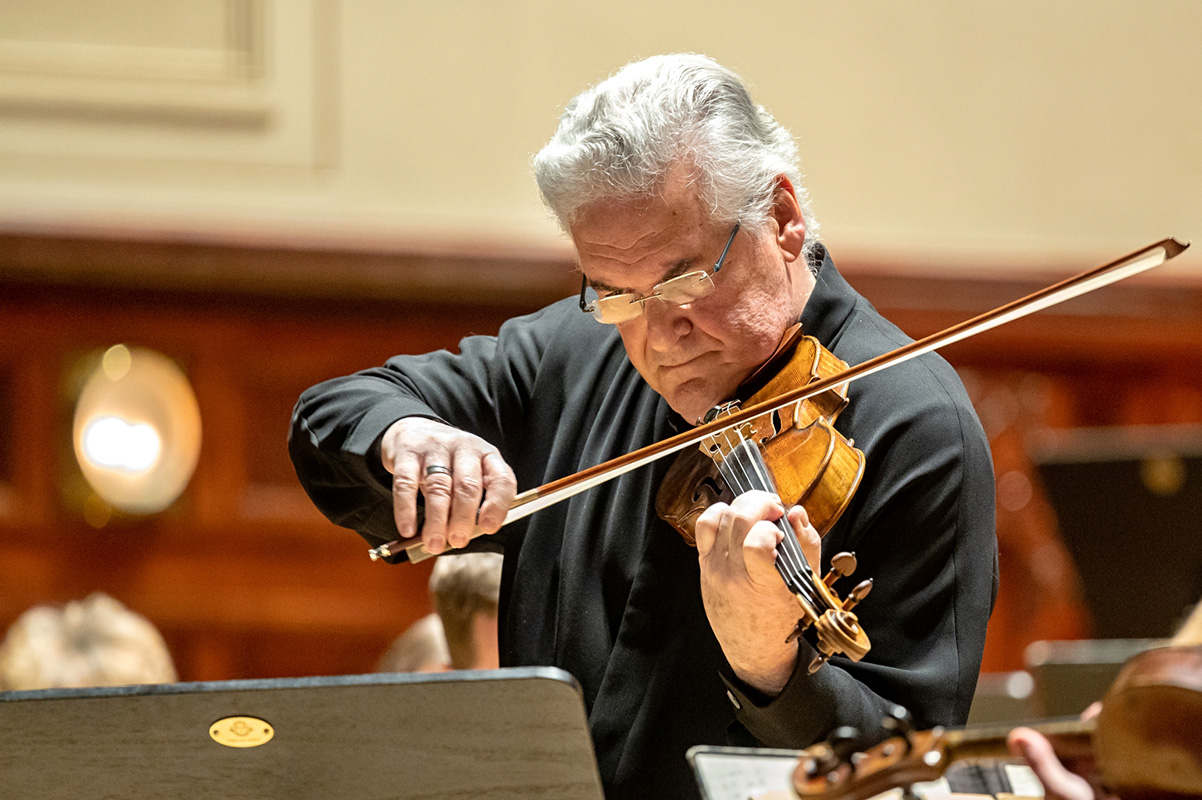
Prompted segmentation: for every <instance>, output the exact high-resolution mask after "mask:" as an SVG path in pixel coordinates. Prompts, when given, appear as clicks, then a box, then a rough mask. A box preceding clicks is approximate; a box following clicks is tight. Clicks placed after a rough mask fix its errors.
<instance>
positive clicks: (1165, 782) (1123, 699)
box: [793, 644, 1202, 800]
mask: <svg viewBox="0 0 1202 800" xmlns="http://www.w3.org/2000/svg"><path fill="white" fill-rule="evenodd" d="M900 716H901V715H900V714H899V715H897V716H895V717H893V718H891V720H897V719H898V718H899V717H900ZM890 727H900V728H902V731H901V735H899V736H895V737H893V738H891V739H888V740H887V741H885V742H882V743H881V744H879V745H877V746H876V747H873V748H871V749H869V750H867V751H865V752H863V753H856V754H854V755H851V756H850V757H849V756H848V755H847V754H846V753H840V752H839V750H840V748H839V746H838V745H839V743H838V742H835V743H833V744H831V743H823V744H819V745H815V746H814V747H812V748H809V749H807V750H804V751H802V753H801V757H800V759H799V761H798V765H797V769H796V770H795V771H794V773H793V788H794V790H795V791H796V792H797V796H798V797H799V798H800V800H864V799H865V798H869V797H874V796H876V795H878V794H880V793H882V792H886V791H888V790H890V789H893V788H896V787H909V786H911V785H913V784H915V783H925V782H927V781H933V780H937V779H938V778H939V777H940V776H941V775H942V774H943V773H944V771H945V770H946V769H947V768H948V767H949V766H950V765H951V764H953V763H955V762H957V761H963V760H968V759H981V758H1010V757H1011V756H1010V752H1009V751H1008V750H1007V748H1006V735H1007V734H1008V733H1009V729H1006V730H991V729H982V730H974V729H966V730H953V731H944V730H942V729H939V728H935V729H934V730H929V731H909V730H904V724H899V723H898V722H896V721H893V724H892V725H891V726H890ZM1031 727H1033V728H1034V729H1035V730H1036V731H1039V732H1040V733H1043V734H1044V735H1045V736H1047V737H1048V739H1049V740H1050V741H1051V742H1052V746H1053V749H1055V751H1056V753H1057V755H1058V756H1059V757H1060V759H1061V760H1062V761H1065V762H1067V763H1068V765H1069V766H1070V768H1072V769H1073V771H1074V772H1085V773H1086V775H1087V777H1088V778H1089V779H1090V782H1091V783H1092V784H1093V785H1095V786H1099V787H1101V788H1102V789H1104V790H1105V791H1107V792H1110V793H1111V794H1114V795H1116V796H1118V797H1119V798H1121V800H1146V799H1147V798H1177V797H1182V798H1184V797H1199V796H1202V645H1196V644H1195V645H1170V646H1167V647H1157V648H1153V649H1151V650H1146V651H1144V652H1143V653H1140V654H1138V655H1136V656H1134V657H1133V658H1132V659H1130V660H1129V661H1128V662H1127V663H1126V664H1125V665H1124V666H1123V668H1122V670H1121V671H1120V672H1119V675H1118V677H1117V678H1116V679H1115V682H1114V683H1113V684H1112V685H1111V687H1110V689H1109V690H1108V691H1107V693H1106V696H1105V697H1104V698H1103V699H1102V711H1101V713H1100V714H1099V715H1098V716H1097V718H1096V719H1093V720H1087V721H1085V722H1077V721H1068V722H1063V721H1062V722H1051V723H1047V724H1044V725H1034V726H1031ZM1091 763H1092V765H1093V768H1092V770H1085V769H1082V765H1085V764H1091ZM1090 772H1092V773H1093V774H1089V773H1090Z"/></svg>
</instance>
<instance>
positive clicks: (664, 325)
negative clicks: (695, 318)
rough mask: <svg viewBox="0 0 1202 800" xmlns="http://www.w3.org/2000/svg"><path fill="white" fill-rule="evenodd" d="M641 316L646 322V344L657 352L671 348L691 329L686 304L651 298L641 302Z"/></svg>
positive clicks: (691, 325) (691, 324)
mask: <svg viewBox="0 0 1202 800" xmlns="http://www.w3.org/2000/svg"><path fill="white" fill-rule="evenodd" d="M643 316H644V317H645V318H646V323H647V345H648V346H649V347H650V348H651V349H652V350H656V351H659V352H664V351H667V350H671V349H672V348H674V347H675V346H676V345H677V344H678V343H679V342H680V340H681V339H683V338H684V337H686V336H688V335H689V331H691V330H693V323H692V322H691V321H690V320H689V311H688V308H687V307H686V306H678V305H673V304H672V303H665V302H664V301H662V300H659V299H656V298H652V299H650V300H648V301H647V302H645V303H643Z"/></svg>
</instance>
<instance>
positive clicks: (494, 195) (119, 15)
mask: <svg viewBox="0 0 1202 800" xmlns="http://www.w3.org/2000/svg"><path fill="white" fill-rule="evenodd" d="M214 8H219V9H220V15H221V16H220V18H218V19H216V20H215V19H214V17H213V9H214ZM164 9H168V10H170V13H164V11H163V10H164ZM151 10H154V11H153V13H150V12H151ZM64 11H66V12H67V13H63V12H64ZM6 16H7V18H8V19H9V24H7V25H6V24H5V21H4V20H5V18H6ZM81 20H82V21H83V22H81ZM181 20H187V24H186V25H182V24H181V22H180V21H181ZM85 22H86V23H87V24H84V23H85ZM130 29H133V30H136V31H137V35H132V34H130V33H129V32H128V31H129V30H130ZM1199 33H1202V3H1199V2H1197V0H1144V1H1143V2H1139V3H1133V2H1117V0H1116V1H1115V2H1099V0H1071V1H1070V0H1063V1H1060V2H1056V1H1055V0H1052V1H1049V0H1012V1H1011V2H1009V3H1005V4H1001V3H984V2H964V1H963V0H956V1H954V2H953V1H952V0H927V1H926V2H907V3H898V2H894V1H893V0H871V1H868V0H866V1H865V2H830V1H829V0H823V1H821V2H819V1H818V0H807V1H806V2H796V0H794V1H793V2H789V1H788V0H774V1H773V2H760V3H744V4H735V3H730V2H711V1H710V0H693V2H687V3H686V2H679V1H678V0H658V1H657V2H654V3H649V2H645V0H642V1H640V2H634V1H633V0H623V1H621V2H609V3H600V2H593V3H587V4H586V3H570V2H563V1H562V0H560V2H551V1H550V0H506V2H499V3H489V2H484V0H407V1H402V0H342V1H341V2H335V0H275V2H268V1H267V0H263V1H262V2H258V1H256V0H230V2H227V3H224V4H216V3H212V2H210V1H209V0H173V2H171V3H165V2H163V0H154V1H153V2H152V1H151V0H120V1H119V2H108V3H104V4H99V3H92V2H85V0H71V1H70V2H68V1H67V0H58V1H57V2H55V3H47V2H45V0H0V226H3V227H4V228H6V229H9V230H30V229H35V230H85V231H97V230H100V231H110V232H114V233H116V234H121V233H135V234H147V233H150V234H161V235H170V236H187V237H196V238H202V239H233V240H244V241H267V242H277V243H278V242H302V243H309V244H330V245H337V246H346V245H351V246H361V247H366V248H375V247H387V248H393V249H401V250H410V249H412V250H455V249H466V250H482V251H490V250H491V251H495V250H502V251H506V252H518V253H520V252H523V251H526V250H530V251H545V250H548V249H550V250H558V251H564V250H565V247H566V245H565V244H564V241H563V239H562V238H560V237H559V235H558V233H557V231H556V230H555V227H554V225H553V224H552V223H551V221H550V220H549V218H548V217H547V215H546V214H545V212H544V211H543V210H542V208H541V207H540V205H539V203H538V200H537V196H536V193H535V190H534V188H533V183H532V181H531V179H530V176H529V169H528V160H529V158H530V156H531V155H532V154H533V153H534V152H535V151H536V150H537V149H538V148H539V147H540V145H541V144H542V143H543V142H544V141H545V140H546V139H547V138H548V137H549V136H550V134H551V132H552V131H553V129H554V125H555V120H556V116H557V114H558V111H559V109H560V108H561V107H562V105H563V104H564V103H565V102H566V101H567V100H568V99H569V98H570V97H571V96H572V95H573V94H574V93H576V92H577V91H579V90H580V89H582V88H584V87H585V86H586V85H588V84H589V83H592V82H593V81H595V80H597V79H598V78H600V77H602V76H604V75H605V74H607V73H608V72H610V71H611V70H613V69H614V68H616V67H618V66H620V65H621V64H623V63H625V62H626V61H628V60H631V59H633V58H636V57H641V56H645V55H650V54H653V53H657V52H663V51H674V50H694V51H700V52H706V53H709V54H711V55H713V56H714V57H716V58H717V59H718V60H720V61H722V62H724V63H726V64H728V65H729V66H731V67H733V68H735V69H736V70H738V71H739V72H740V73H742V74H743V75H744V77H745V78H746V79H747V80H748V81H749V82H750V83H751V84H752V86H753V91H754V93H755V94H756V96H757V98H758V99H759V100H760V101H761V102H763V103H764V104H765V105H767V106H768V107H769V108H771V109H772V110H773V111H774V113H776V115H777V116H778V117H779V118H780V119H781V121H782V122H784V123H785V124H786V125H787V126H789V127H790V128H791V129H792V130H793V132H794V133H795V134H796V135H797V137H798V139H799V142H800V145H801V150H802V157H803V169H804V170H805V172H806V174H807V176H808V182H809V184H810V188H811V191H812V194H813V197H814V201H815V207H816V210H817V212H818V214H819V216H820V218H821V220H822V222H823V234H824V237H825V238H826V239H827V241H828V242H830V243H831V245H832V247H833V248H835V252H836V255H840V254H846V255H845V256H844V257H845V258H849V257H857V258H870V259H873V260H874V261H882V262H887V263H894V264H898V265H899V268H907V265H909V266H913V267H916V268H931V269H952V270H967V271H974V270H980V269H982V267H981V266H980V265H982V264H986V265H988V268H995V267H1007V268H1012V267H1018V268H1023V267H1040V266H1048V265H1053V264H1055V265H1060V264H1062V263H1064V262H1063V261H1062V259H1065V258H1067V259H1068V260H1069V261H1070V262H1075V261H1080V262H1081V263H1080V266H1082V267H1084V266H1087V265H1088V264H1089V263H1090V260H1091V259H1096V258H1101V257H1104V256H1108V255H1110V254H1115V255H1117V254H1118V253H1121V252H1125V251H1126V250H1130V249H1134V248H1135V247H1137V246H1139V245H1142V244H1144V243H1146V242H1148V241H1151V240H1153V239H1156V238H1159V237H1161V236H1164V235H1168V234H1174V235H1177V236H1178V237H1180V238H1189V237H1191V236H1194V235H1199V234H1202V48H1200V47H1198V46H1197V39H1198V34H1199ZM1181 261H1182V266H1179V267H1177V268H1176V270H1175V271H1176V272H1177V273H1178V274H1180V273H1181V272H1182V270H1183V269H1188V268H1189V267H1191V266H1196V265H1200V264H1202V257H1199V256H1197V255H1190V256H1187V257H1185V258H1183V259H1182V260H1181Z"/></svg>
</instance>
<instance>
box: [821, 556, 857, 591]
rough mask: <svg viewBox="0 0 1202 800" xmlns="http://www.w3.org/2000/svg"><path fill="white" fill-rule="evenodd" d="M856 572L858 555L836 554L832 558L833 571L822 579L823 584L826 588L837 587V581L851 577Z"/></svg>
mask: <svg viewBox="0 0 1202 800" xmlns="http://www.w3.org/2000/svg"><path fill="white" fill-rule="evenodd" d="M855 571H856V554H855V553H848V552H846V551H844V552H842V553H836V554H835V555H833V556H832V557H831V571H830V572H828V573H826V575H825V576H823V578H822V582H823V583H825V584H826V588H828V589H829V588H830V587H832V586H834V585H835V581H837V580H839V579H840V578H842V577H843V576H844V575H850V574H852V573H853V572H855Z"/></svg>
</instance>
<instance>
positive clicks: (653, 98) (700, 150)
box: [534, 53, 818, 251]
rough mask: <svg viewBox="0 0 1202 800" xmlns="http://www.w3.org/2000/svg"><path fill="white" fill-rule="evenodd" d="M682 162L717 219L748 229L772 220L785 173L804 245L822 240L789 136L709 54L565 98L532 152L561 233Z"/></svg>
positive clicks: (647, 190)
mask: <svg viewBox="0 0 1202 800" xmlns="http://www.w3.org/2000/svg"><path fill="white" fill-rule="evenodd" d="M679 166H683V167H686V168H687V169H689V170H690V173H689V177H690V178H691V179H692V180H695V181H696V183H697V185H698V187H699V191H700V194H701V199H702V202H703V203H705V204H706V206H707V207H708V208H709V209H710V213H711V215H712V216H713V217H714V219H715V220H716V221H717V222H721V223H726V224H733V223H734V222H736V221H739V222H741V223H742V224H743V225H744V227H746V228H748V229H751V230H758V229H759V228H760V227H762V226H763V225H764V224H765V223H767V221H768V217H769V215H770V213H771V210H772V198H773V193H774V190H775V188H776V185H775V180H776V177H777V176H778V175H782V174H783V175H785V176H787V177H788V178H789V180H790V181H791V182H792V184H793V186H794V188H795V190H796V192H797V201H798V204H799V205H800V206H801V213H802V219H803V221H804V223H805V226H806V245H805V247H806V248H807V251H808V249H810V248H812V246H814V245H816V244H817V242H818V238H817V235H816V234H817V231H818V223H817V221H816V220H815V219H814V215H813V212H812V210H811V209H810V201H809V196H808V194H807V192H806V190H805V189H804V187H803V186H802V184H801V170H800V166H799V164H798V159H797V145H796V144H795V143H794V141H793V137H792V135H791V134H790V133H789V132H788V131H787V130H785V128H783V127H782V126H781V125H780V123H778V122H777V121H776V120H775V119H774V118H773V117H772V115H771V114H769V113H768V111H767V110H766V109H764V107H763V106H758V105H756V104H755V103H754V102H752V100H751V95H750V94H749V93H748V91H747V88H746V87H745V86H744V85H743V82H742V80H741V79H740V78H739V76H738V75H736V74H735V73H733V72H731V71H730V70H728V69H726V68H725V67H723V66H721V65H720V64H718V63H717V62H716V61H714V60H713V59H711V58H708V57H706V56H701V55H695V54H691V53H681V54H675V55H662V56H653V57H652V58H648V59H645V60H643V61H636V62H634V63H631V64H627V65H626V66H625V67H623V68H622V69H620V70H618V71H617V72H616V73H614V74H613V75H611V76H610V77H609V78H607V79H605V80H603V81H601V82H600V83H598V84H597V85H596V86H593V87H592V88H590V89H587V90H586V91H584V92H582V93H581V94H579V95H578V96H577V97H576V98H575V99H573V100H572V101H571V102H570V103H568V106H567V108H566V109H565V110H564V113H563V116H562V117H561V118H560V121H559V129H558V130H557V131H556V132H555V136H554V137H552V139H551V141H550V142H548V143H547V145H546V146H545V147H544V148H543V149H542V150H541V151H540V152H539V153H538V155H536V156H535V157H534V173H535V179H536V180H537V181H538V186H539V190H540V191H541V192H542V196H543V200H544V201H545V202H546V204H547V205H548V206H549V207H550V209H551V210H552V212H554V214H555V216H556V217H557V218H558V219H559V224H560V225H561V226H562V227H563V228H564V230H568V229H569V227H570V226H571V224H572V223H573V222H575V220H576V216H577V214H578V213H579V212H580V211H581V210H582V209H583V208H585V207H587V206H590V205H593V204H594V203H597V202H615V201H618V202H620V201H625V200H637V199H640V198H647V197H652V196H654V195H655V194H656V193H657V192H659V191H661V189H662V187H663V184H664V181H665V179H666V178H667V177H668V175H669V174H670V173H671V172H672V171H673V170H674V169H675V168H677V167H679Z"/></svg>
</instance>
